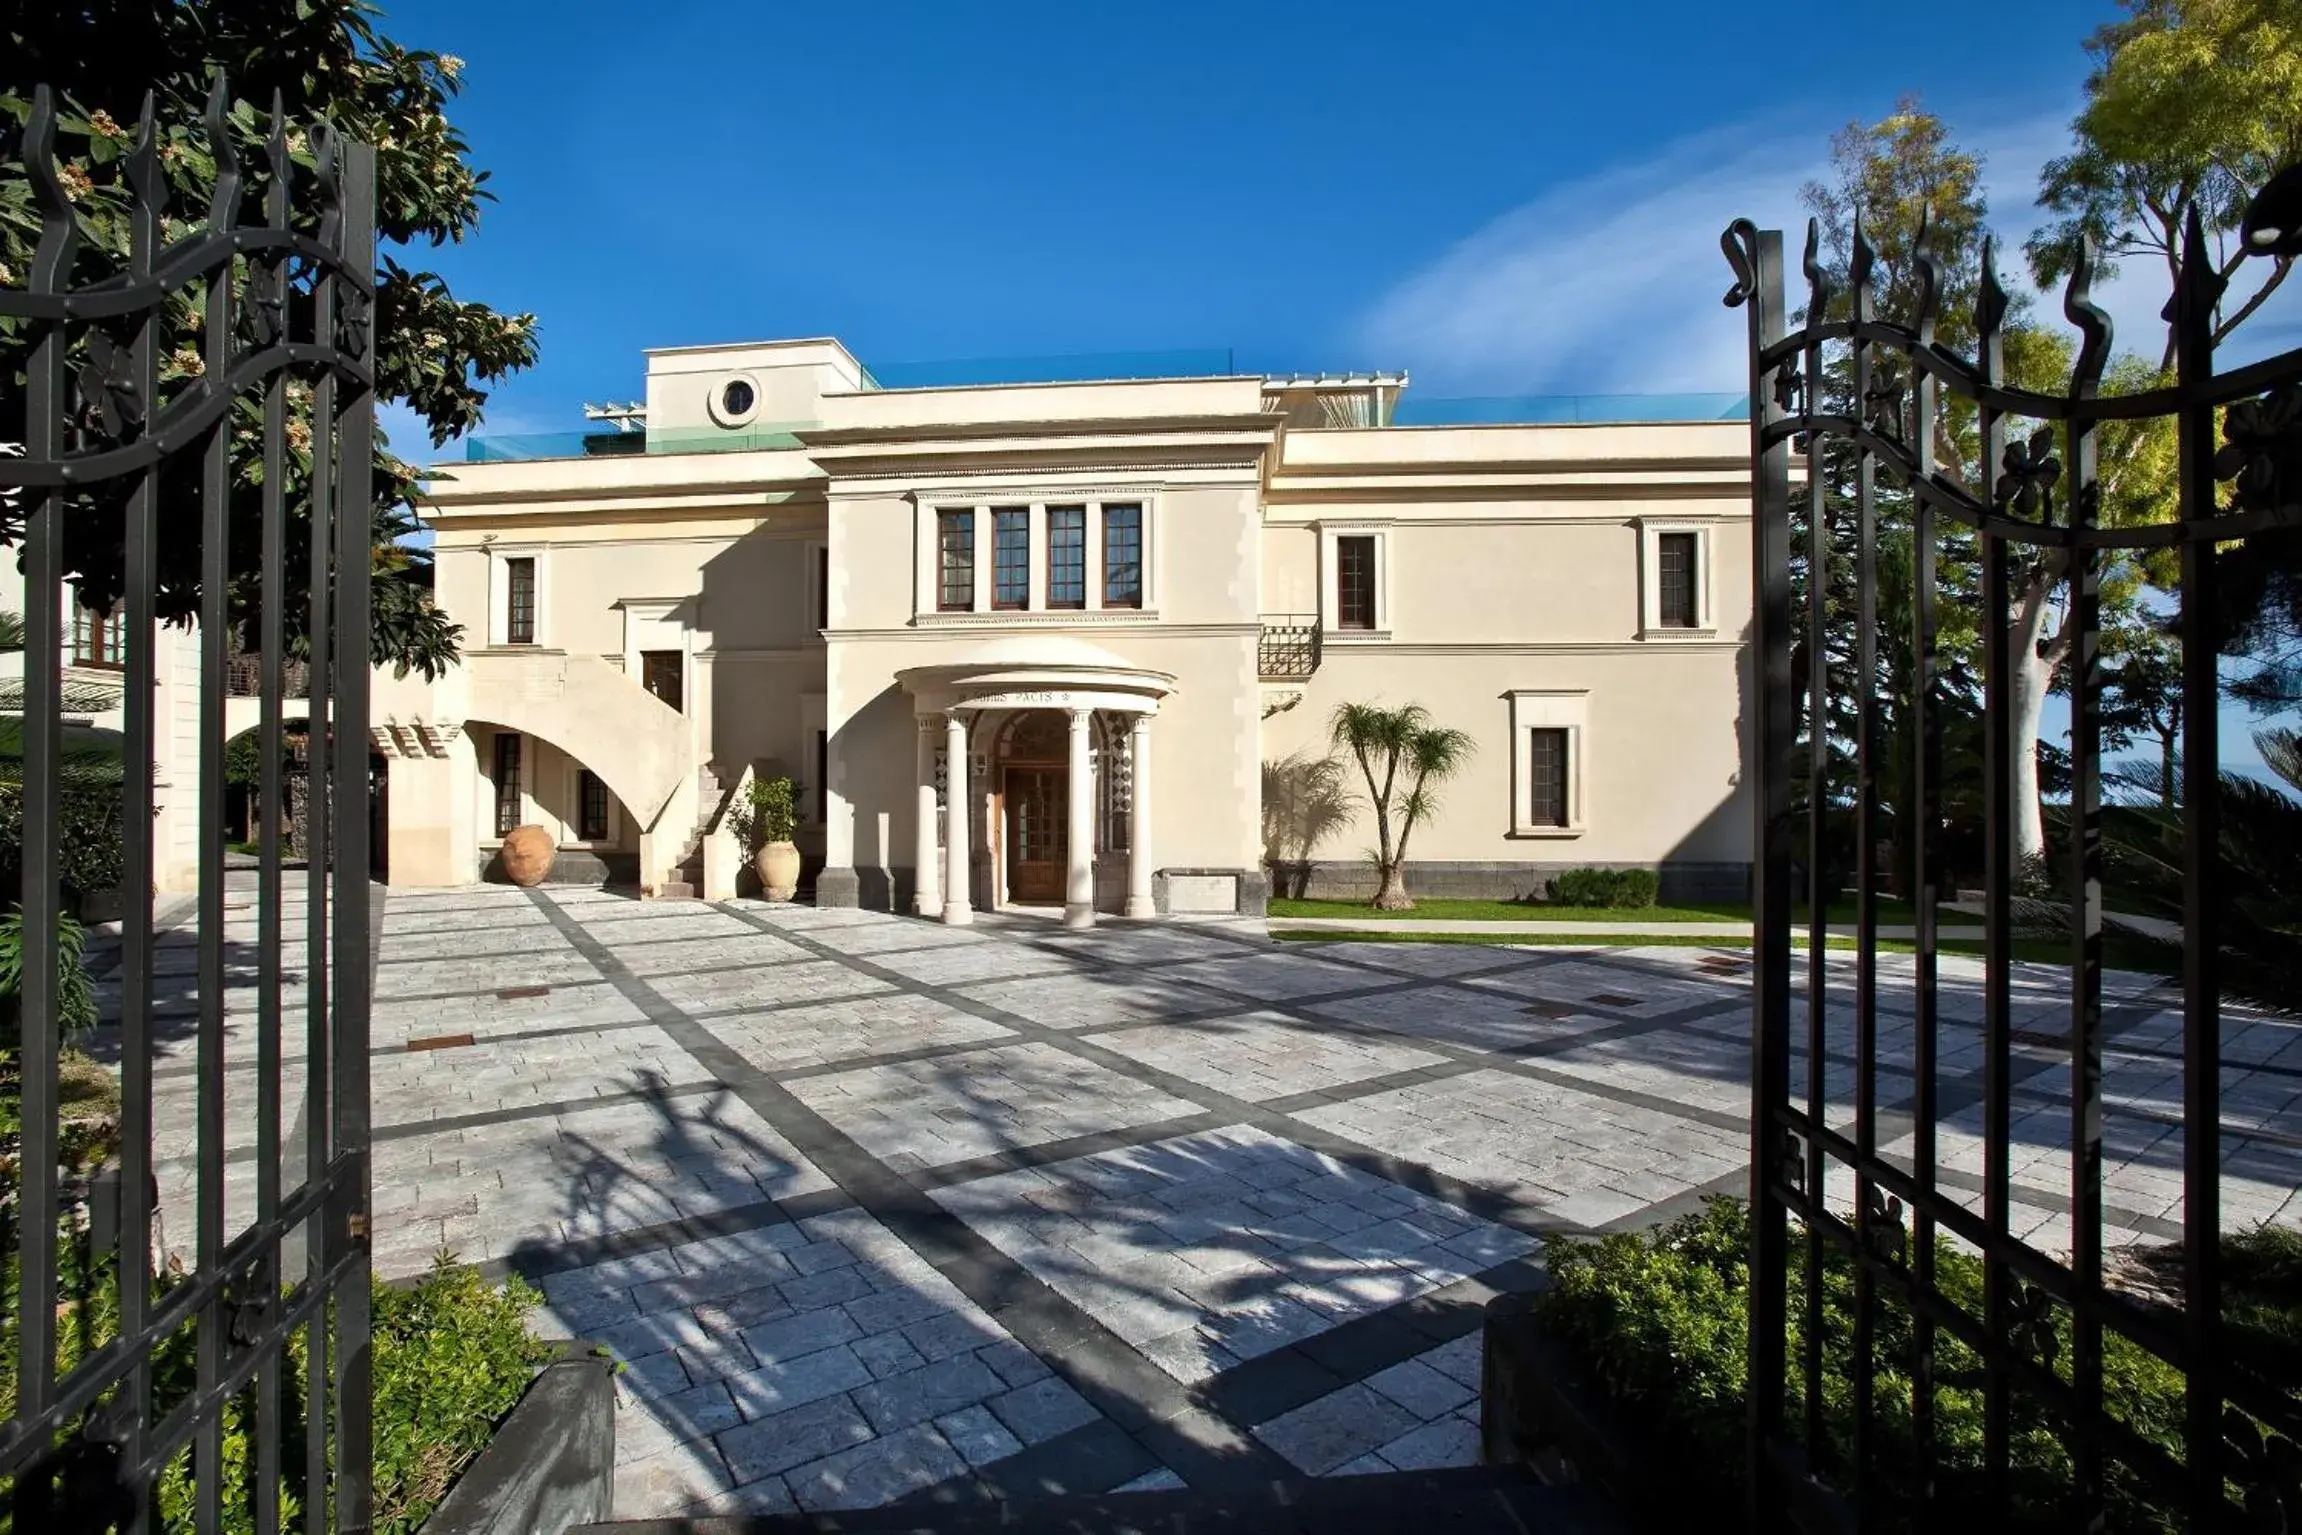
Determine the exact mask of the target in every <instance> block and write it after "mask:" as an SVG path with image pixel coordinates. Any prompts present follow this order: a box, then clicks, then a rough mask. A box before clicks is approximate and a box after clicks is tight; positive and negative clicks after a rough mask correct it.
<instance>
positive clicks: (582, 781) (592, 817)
mask: <svg viewBox="0 0 2302 1535" xmlns="http://www.w3.org/2000/svg"><path fill="white" fill-rule="evenodd" d="M576 798H577V800H578V801H579V803H578V805H577V807H576V819H577V823H578V824H577V830H576V835H578V836H580V837H582V838H583V839H584V841H586V842H605V841H606V840H607V785H606V784H604V783H601V782H600V781H599V775H598V774H596V773H594V772H592V770H591V769H589V768H586V769H584V770H583V772H582V773H580V774H578V775H577V778H576Z"/></svg>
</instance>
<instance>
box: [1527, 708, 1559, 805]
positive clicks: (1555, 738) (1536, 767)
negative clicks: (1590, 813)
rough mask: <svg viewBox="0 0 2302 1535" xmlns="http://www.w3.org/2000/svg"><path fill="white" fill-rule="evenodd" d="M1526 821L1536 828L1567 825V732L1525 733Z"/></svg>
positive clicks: (1531, 731) (1539, 731) (1532, 731)
mask: <svg viewBox="0 0 2302 1535" xmlns="http://www.w3.org/2000/svg"><path fill="white" fill-rule="evenodd" d="M1527 777H1528V782H1527V818H1528V820H1529V821H1531V822H1532V823H1533V824H1534V825H1536V826H1564V825H1566V824H1567V733H1566V732H1565V731H1564V730H1530V731H1528V732H1527Z"/></svg>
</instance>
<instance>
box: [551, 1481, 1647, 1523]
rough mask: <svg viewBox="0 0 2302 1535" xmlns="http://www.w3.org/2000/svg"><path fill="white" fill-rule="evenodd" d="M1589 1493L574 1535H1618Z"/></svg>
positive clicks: (1212, 1502) (1139, 1496) (1400, 1492)
mask: <svg viewBox="0 0 2302 1535" xmlns="http://www.w3.org/2000/svg"><path fill="white" fill-rule="evenodd" d="M1624 1528H1625V1526H1624V1525H1623V1523H1622V1520H1621V1518H1620V1516H1619V1515H1617V1514H1616V1513H1615V1512H1614V1510H1613V1509H1612V1508H1611V1507H1610V1506H1609V1505H1608V1504H1607V1503H1606V1502H1605V1500H1603V1499H1602V1498H1600V1497H1599V1496H1598V1495H1597V1494H1596V1493H1594V1492H1592V1491H1591V1490H1589V1489H1588V1488H1584V1487H1575V1486H1553V1485H1550V1484H1547V1483H1545V1482H1543V1481H1540V1480H1538V1479H1537V1478H1536V1477H1535V1476H1533V1475H1532V1474H1530V1473H1529V1472H1527V1471H1526V1470H1525V1469H1523V1468H1521V1467H1516V1466H1467V1467H1461V1468H1457V1469H1453V1470H1446V1471H1398V1472H1391V1473H1387V1474H1383V1475H1376V1476H1337V1477H1321V1478H1316V1479H1304V1480H1298V1481H1285V1482H1271V1483H1264V1484H1261V1485H1258V1486H1253V1487H1246V1488H1242V1489H1240V1490H1238V1491H1232V1492H1218V1491H1199V1490H1194V1489H1189V1488H1178V1489H1176V1490H1174V1491H1172V1492H1130V1493H1105V1494H1103V1495H1101V1496H1097V1497H1054V1498H1034V1499H1021V1500H1012V1501H1011V1500H1009V1499H1006V1498H991V1497H986V1496H974V1497H965V1496H962V1497H958V1498H954V1497H953V1496H952V1495H951V1494H949V1493H948V1492H946V1493H943V1494H941V1495H940V1496H939V1495H938V1493H937V1492H936V1491H935V1490H930V1491H928V1492H926V1493H922V1494H918V1495H916V1496H914V1497H911V1498H907V1499H905V1500H903V1501H902V1502H899V1503H894V1504H890V1505H888V1506H887V1507H885V1508H875V1509H860V1510H857V1511H855V1512H852V1513H822V1514H775V1515H760V1516H754V1517H744V1516H734V1517H730V1516H725V1515H722V1516H718V1517H715V1518H712V1519H709V1520H700V1519H699V1520H687V1519H641V1520H616V1521H610V1522H608V1523H605V1524H590V1525H579V1526H577V1527H576V1529H575V1530H574V1531H573V1532H572V1535H706V1532H707V1531H708V1532H709V1535H801V1532H807V1535H896V1532H898V1531H910V1532H915V1535H930V1532H932V1535H990V1532H992V1531H999V1532H1001V1535H1088V1532H1097V1535H1324V1532H1329V1531H1334V1532H1352V1535H1357V1532H1370V1535H1371V1532H1375V1531H1405V1532H1410V1535H1436V1532H1440V1531H1448V1532H1455V1535H1619V1532H1621V1531H1622V1530H1623V1529H1624Z"/></svg>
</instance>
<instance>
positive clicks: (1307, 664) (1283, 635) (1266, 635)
mask: <svg viewBox="0 0 2302 1535" xmlns="http://www.w3.org/2000/svg"><path fill="white" fill-rule="evenodd" d="M1318 669H1319V615H1318V614H1316V613H1266V614H1264V615H1263V643H1262V657H1261V665H1260V667H1259V670H1260V671H1261V673H1262V676H1263V679H1264V680H1265V681H1267V682H1272V681H1284V680H1286V679H1288V678H1292V677H1308V676H1310V675H1311V674H1312V673H1313V672H1315V671H1317V670H1318Z"/></svg>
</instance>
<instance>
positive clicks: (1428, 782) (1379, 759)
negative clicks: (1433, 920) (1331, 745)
mask: <svg viewBox="0 0 2302 1535" xmlns="http://www.w3.org/2000/svg"><path fill="white" fill-rule="evenodd" d="M1332 734H1333V737H1334V741H1335V744H1336V745H1337V746H1339V747H1342V748H1344V749H1345V750H1347V751H1349V752H1350V754H1351V755H1352V757H1353V758H1355V759H1356V760H1357V761H1358V764H1359V772H1360V773H1361V774H1362V775H1363V776H1364V777H1365V778H1366V780H1367V801H1368V803H1369V804H1371V805H1373V806H1374V807H1375V872H1376V875H1377V883H1376V887H1375V909H1376V910H1377V911H1413V910H1414V909H1415V902H1414V899H1413V897H1411V896H1409V895H1408V894H1407V882H1406V875H1405V870H1406V865H1407V839H1408V838H1409V837H1411V836H1413V835H1414V833H1415V825H1416V823H1417V822H1419V821H1421V820H1422V819H1423V818H1424V817H1425V816H1427V815H1429V814H1430V813H1431V812H1432V811H1433V810H1434V809H1436V808H1437V807H1438V796H1437V794H1436V792H1435V789H1436V786H1437V785H1439V784H1441V783H1444V782H1446V781H1447V780H1448V779H1449V778H1452V777H1454V775H1455V774H1456V773H1457V772H1458V771H1460V770H1461V768H1462V766H1463V764H1464V763H1466V762H1468V761H1470V760H1471V753H1472V752H1474V751H1476V750H1477V749H1478V743H1476V742H1474V741H1473V740H1472V739H1471V737H1470V734H1469V733H1468V732H1467V731H1461V730H1450V729H1448V728H1446V727H1445V726H1441V725H1434V724H1432V723H1431V714H1430V711H1429V710H1428V709H1425V708H1424V707H1423V706H1422V705H1421V704H1406V705H1404V706H1402V707H1400V708H1397V709H1385V708H1382V707H1380V706H1379V705H1376V704H1343V705H1341V706H1340V707H1338V708H1337V709H1336V710H1335V718H1334V723H1333V726H1332ZM1402 779H1404V782H1402ZM1402 791H1404V792H1402ZM1394 818H1396V820H1397V825H1398V836H1397V839H1396V840H1395V841H1394V840H1393V837H1392V822H1393V819H1394Z"/></svg>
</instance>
